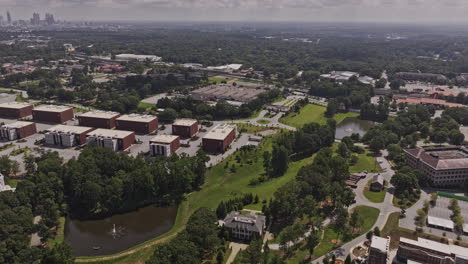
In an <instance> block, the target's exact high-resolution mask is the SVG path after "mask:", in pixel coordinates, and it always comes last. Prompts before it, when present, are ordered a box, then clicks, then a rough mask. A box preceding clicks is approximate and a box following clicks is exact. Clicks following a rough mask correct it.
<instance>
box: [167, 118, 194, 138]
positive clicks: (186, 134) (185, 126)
mask: <svg viewBox="0 0 468 264" xmlns="http://www.w3.org/2000/svg"><path fill="white" fill-rule="evenodd" d="M197 133H198V121H197V120H195V119H176V120H175V121H174V123H173V124H172V134H173V135H177V136H180V137H183V138H191V137H193V136H195V135H196V134H197Z"/></svg>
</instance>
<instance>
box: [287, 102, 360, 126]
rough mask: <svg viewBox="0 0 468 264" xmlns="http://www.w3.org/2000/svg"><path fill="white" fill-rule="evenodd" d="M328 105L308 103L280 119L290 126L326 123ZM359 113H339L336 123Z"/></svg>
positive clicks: (335, 117)
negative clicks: (296, 111) (297, 111)
mask: <svg viewBox="0 0 468 264" xmlns="http://www.w3.org/2000/svg"><path fill="white" fill-rule="evenodd" d="M325 111H326V107H324V106H320V105H313V104H308V105H306V106H304V107H303V108H302V109H301V111H300V112H299V113H295V112H291V113H289V114H287V115H286V116H284V117H282V118H281V119H280V122H281V123H283V124H286V125H289V126H293V127H296V128H300V127H302V126H303V125H305V124H307V123H311V122H316V123H319V124H325V122H326V121H327V118H326V117H325V115H324V114H325ZM357 116H359V114H358V113H339V114H336V115H335V116H334V117H333V119H335V120H336V123H340V122H341V121H343V120H344V119H345V118H346V117H357Z"/></svg>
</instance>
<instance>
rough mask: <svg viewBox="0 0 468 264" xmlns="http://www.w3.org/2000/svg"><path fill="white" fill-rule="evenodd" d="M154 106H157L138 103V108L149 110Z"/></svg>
mask: <svg viewBox="0 0 468 264" xmlns="http://www.w3.org/2000/svg"><path fill="white" fill-rule="evenodd" d="M153 106H155V104H150V103H145V102H139V103H138V108H144V109H148V108H151V107H153Z"/></svg>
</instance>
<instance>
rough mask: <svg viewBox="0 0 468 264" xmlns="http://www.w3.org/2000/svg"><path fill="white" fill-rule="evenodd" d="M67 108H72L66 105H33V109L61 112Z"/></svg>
mask: <svg viewBox="0 0 468 264" xmlns="http://www.w3.org/2000/svg"><path fill="white" fill-rule="evenodd" d="M69 109H72V108H71V107H69V106H66V105H40V106H38V107H34V109H33V111H41V112H56V113H61V112H64V111H67V110H69Z"/></svg>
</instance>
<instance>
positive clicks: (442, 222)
mask: <svg viewBox="0 0 468 264" xmlns="http://www.w3.org/2000/svg"><path fill="white" fill-rule="evenodd" d="M427 223H428V224H429V225H433V226H439V227H443V228H448V229H452V230H453V228H454V224H453V221H452V220H448V219H444V218H439V217H434V216H428V217H427Z"/></svg>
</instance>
